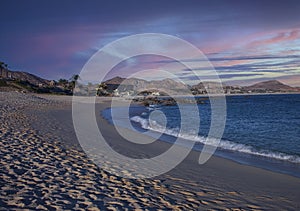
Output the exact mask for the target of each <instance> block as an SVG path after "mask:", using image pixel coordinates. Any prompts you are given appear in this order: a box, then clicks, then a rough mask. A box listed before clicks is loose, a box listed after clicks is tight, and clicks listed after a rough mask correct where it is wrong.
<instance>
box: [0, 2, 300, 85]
mask: <svg viewBox="0 0 300 211" xmlns="http://www.w3.org/2000/svg"><path fill="white" fill-rule="evenodd" d="M1 8H3V9H2V10H1V13H0V27H1V34H0V49H1V51H0V60H2V61H4V62H6V63H8V64H9V66H10V67H11V69H13V70H23V71H28V72H31V73H33V74H36V75H39V76H41V77H45V78H49V79H59V78H61V77H64V78H69V77H71V75H72V74H75V73H79V72H80V71H81V69H82V67H83V66H84V64H85V63H86V62H87V61H88V59H89V58H90V57H91V56H92V55H93V54H94V53H95V52H96V51H97V50H99V49H101V48H102V47H103V46H105V45H106V44H108V43H110V42H112V41H114V40H116V39H118V38H122V37H124V36H128V35H134V34H138V33H165V34H170V35H173V36H177V37H179V38H182V39H184V40H187V41H188V42H190V43H192V44H193V45H195V46H197V47H198V48H199V49H200V50H201V51H202V52H203V53H204V54H205V55H206V56H207V57H208V59H209V60H210V62H211V63H212V64H213V65H214V67H215V69H216V70H217V72H218V74H219V76H220V78H221V79H222V80H223V81H224V82H225V83H229V84H252V83H255V82H258V81H264V80H269V79H278V80H280V81H282V82H285V83H288V84H290V85H293V86H300V67H299V63H300V12H299V11H300V2H299V1H263V0H262V1H261V0H253V1H198V0H193V1H192V0H187V1H178V0H175V1H167V0H160V1H158V0H157V1H155V0H154V1H132V0H129V1H93V0H90V1H76V0H75V1H66V0H65V1H55V0H54V1H38V0H26V1H18V0H11V1H8V0H3V1H1ZM145 60H147V62H145ZM164 60H165V59H164V58H160V59H158V58H146V59H145V58H141V59H134V62H127V64H128V65H124V64H123V65H120V68H119V69H117V70H115V71H114V73H113V74H112V75H121V76H127V75H130V73H131V72H134V70H133V69H134V68H139V69H141V66H140V65H139V64H143V65H144V66H143V67H144V68H148V66H147V65H146V66H145V63H147V64H148V63H152V61H153V63H152V64H151V65H149V67H150V66H151V68H157V67H158V66H159V64H163V63H172V62H173V61H169V60H167V61H164ZM132 63H133V64H132ZM153 64H155V65H153ZM99 68H100V69H101V67H99ZM182 71H183V73H184V72H185V70H184V67H182ZM194 71H200V72H201V71H203V67H199V68H197V67H196V68H195V70H194ZM185 74H187V73H185Z"/></svg>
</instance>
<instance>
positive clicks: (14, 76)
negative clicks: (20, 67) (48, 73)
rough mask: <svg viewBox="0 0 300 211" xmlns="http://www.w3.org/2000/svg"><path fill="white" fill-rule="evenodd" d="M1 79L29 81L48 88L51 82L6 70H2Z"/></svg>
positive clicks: (24, 73) (28, 74) (31, 75)
mask: <svg viewBox="0 0 300 211" xmlns="http://www.w3.org/2000/svg"><path fill="white" fill-rule="evenodd" d="M0 78H2V79H4V80H19V81H27V82H29V83H30V84H33V85H36V86H48V85H49V84H50V81H49V80H46V79H43V78H40V77H38V76H35V75H33V74H30V73H27V72H20V71H10V70H7V69H4V68H0Z"/></svg>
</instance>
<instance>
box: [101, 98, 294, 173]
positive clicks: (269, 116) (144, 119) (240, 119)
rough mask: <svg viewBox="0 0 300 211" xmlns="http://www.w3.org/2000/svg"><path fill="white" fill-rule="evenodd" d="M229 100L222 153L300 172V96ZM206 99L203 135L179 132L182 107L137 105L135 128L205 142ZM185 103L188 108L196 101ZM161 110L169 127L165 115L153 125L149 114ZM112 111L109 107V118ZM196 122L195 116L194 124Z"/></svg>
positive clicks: (208, 114) (208, 109)
mask: <svg viewBox="0 0 300 211" xmlns="http://www.w3.org/2000/svg"><path fill="white" fill-rule="evenodd" d="M226 101H227V120H226V126H225V130H224V134H223V137H222V140H221V142H220V144H219V147H218V151H217V155H220V156H222V157H226V158H229V159H233V160H236V161H238V162H241V163H245V164H249V165H254V166H259V167H262V168H267V169H271V170H275V171H279V172H283V173H288V174H291V175H294V176H300V109H299V108H300V95H298V94H291V95H251V96H227V97H226ZM204 102H205V103H204V104H200V105H198V108H199V114H200V128H199V131H198V137H195V136H190V137H189V134H179V129H180V123H181V118H180V111H179V108H178V107H177V106H161V107H155V108H143V107H132V108H131V110H130V118H131V120H132V124H133V125H134V127H136V128H137V127H139V128H140V129H141V131H143V129H144V130H154V131H157V132H162V131H163V132H164V133H166V134H168V135H171V136H175V137H176V136H180V135H184V137H185V138H187V139H190V140H193V141H198V142H200V143H201V142H202V141H204V140H205V139H204V137H206V136H207V135H208V131H209V128H210V123H211V105H210V101H209V100H205V101H204ZM184 107H185V108H186V109H187V110H188V109H189V107H190V105H188V104H187V105H185V106H184ZM118 109H122V108H118ZM157 110H159V111H160V112H163V114H164V115H165V117H166V120H167V122H166V127H167V130H163V127H160V125H163V121H164V119H163V118H161V115H158V116H157V117H156V118H155V115H152V117H151V118H152V119H151V121H154V123H155V124H150V122H149V115H150V114H151V112H153V111H157ZM109 113H110V112H109V111H105V112H104V116H106V117H107V118H108V119H110V118H109ZM192 121H193V120H192V118H191V122H190V124H192ZM119 123H120V122H119ZM117 124H118V123H117ZM160 129H161V131H160ZM167 141H170V140H167ZM196 149H197V147H196ZM199 150H201V147H200V148H199Z"/></svg>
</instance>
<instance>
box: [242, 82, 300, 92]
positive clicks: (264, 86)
mask: <svg viewBox="0 0 300 211" xmlns="http://www.w3.org/2000/svg"><path fill="white" fill-rule="evenodd" d="M243 88H244V89H245V90H247V91H252V92H259V91H272V92H297V91H300V89H299V88H298V87H291V86H288V85H286V84H284V83H282V82H280V81H277V80H270V81H264V82H260V83H256V84H253V85H251V86H246V87H243Z"/></svg>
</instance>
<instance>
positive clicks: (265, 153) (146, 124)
mask: <svg viewBox="0 0 300 211" xmlns="http://www.w3.org/2000/svg"><path fill="white" fill-rule="evenodd" d="M131 121H133V122H136V123H139V124H140V125H141V127H142V128H144V129H147V130H152V131H155V132H159V133H164V134H167V135H170V136H174V137H178V138H183V139H186V140H190V141H194V142H200V143H202V144H205V143H207V142H209V143H211V145H214V146H217V147H219V148H222V149H225V150H230V151H236V152H241V153H246V154H251V155H256V156H262V157H266V158H272V159H277V160H282V161H289V162H292V163H300V157H299V156H297V155H289V154H286V153H282V152H274V151H270V150H261V149H256V148H255V147H252V146H249V145H245V144H240V143H235V142H232V141H227V140H224V139H222V140H221V141H220V142H219V143H217V142H216V141H215V140H214V139H213V138H210V140H207V138H206V137H204V136H199V135H191V134H188V133H181V132H179V128H165V127H163V126H161V125H159V124H158V123H157V122H156V121H153V120H150V121H149V120H148V119H144V118H142V117H140V116H134V117H132V118H131ZM214 143H215V144H214Z"/></svg>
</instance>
